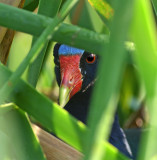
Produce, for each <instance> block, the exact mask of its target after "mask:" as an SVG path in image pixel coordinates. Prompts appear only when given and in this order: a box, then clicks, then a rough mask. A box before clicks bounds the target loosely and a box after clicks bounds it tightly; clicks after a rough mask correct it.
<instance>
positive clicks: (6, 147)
mask: <svg viewBox="0 0 157 160" xmlns="http://www.w3.org/2000/svg"><path fill="white" fill-rule="evenodd" d="M3 110H5V112H4V111H3ZM6 110H8V111H7V112H6ZM0 112H3V114H0V139H1V143H0V148H1V149H0V158H1V159H8V160H11V159H16V160H28V159H38V160H46V158H45V156H44V154H43V152H42V149H41V147H40V144H39V142H38V140H37V138H36V136H35V135H34V133H33V130H32V128H31V125H30V122H29V120H28V117H27V115H26V114H25V113H24V112H23V111H22V110H19V109H17V107H16V106H14V105H13V104H9V105H8V106H0ZM4 153H5V154H4ZM2 156H3V158H2Z"/></svg>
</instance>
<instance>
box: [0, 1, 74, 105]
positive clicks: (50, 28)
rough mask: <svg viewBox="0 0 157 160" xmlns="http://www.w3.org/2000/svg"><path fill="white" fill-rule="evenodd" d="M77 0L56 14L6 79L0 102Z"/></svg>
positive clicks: (67, 4)
mask: <svg viewBox="0 0 157 160" xmlns="http://www.w3.org/2000/svg"><path fill="white" fill-rule="evenodd" d="M76 1H77V0H73V1H70V0H68V1H67V2H66V3H65V4H64V5H63V7H62V9H61V10H60V14H59V16H56V17H55V19H54V21H52V22H51V24H50V25H49V26H48V27H47V28H46V29H45V30H44V32H43V33H42V34H41V36H40V37H39V38H38V40H37V41H36V43H35V44H34V45H33V47H32V49H31V50H30V52H29V53H28V55H27V56H26V57H25V59H24V60H23V62H22V63H21V64H20V65H19V67H18V68H17V69H16V71H15V72H14V73H13V74H12V75H11V77H10V78H9V79H8V80H7V81H6V83H5V84H4V85H3V87H2V88H1V90H0V104H2V103H4V101H5V100H6V99H7V97H8V96H9V94H10V93H11V92H12V90H13V88H14V87H15V85H16V83H17V82H18V81H17V79H18V77H21V75H22V74H23V72H24V71H25V69H26V68H27V66H28V64H29V63H30V62H31V61H32V60H33V58H35V56H36V55H37V54H39V53H40V51H41V49H43V47H44V45H45V43H46V41H47V40H49V39H51V38H50V37H51V36H53V34H54V30H55V29H57V26H58V25H59V24H60V23H61V22H62V21H63V19H64V18H65V16H66V15H67V13H68V12H69V11H70V9H71V8H72V6H73V5H74V4H75V3H76Z"/></svg>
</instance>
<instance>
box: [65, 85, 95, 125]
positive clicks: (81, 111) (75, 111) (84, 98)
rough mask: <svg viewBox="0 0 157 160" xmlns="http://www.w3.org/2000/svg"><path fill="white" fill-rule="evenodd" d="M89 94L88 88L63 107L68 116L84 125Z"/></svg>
mask: <svg viewBox="0 0 157 160" xmlns="http://www.w3.org/2000/svg"><path fill="white" fill-rule="evenodd" d="M91 93H92V87H90V88H88V89H87V90H86V91H85V92H78V93H77V94H76V95H74V96H73V97H72V98H71V99H70V101H69V102H68V103H67V105H66V106H65V107H64V108H65V109H66V110H67V111H68V112H69V113H70V114H72V115H73V116H74V117H75V118H77V119H78V120H80V121H82V122H83V123H85V124H86V120H87V115H88V108H89V104H90V98H91Z"/></svg>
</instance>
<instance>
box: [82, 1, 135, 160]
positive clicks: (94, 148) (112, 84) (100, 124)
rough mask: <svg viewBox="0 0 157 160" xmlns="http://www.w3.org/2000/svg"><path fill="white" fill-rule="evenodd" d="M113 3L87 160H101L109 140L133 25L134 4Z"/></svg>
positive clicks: (96, 87)
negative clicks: (128, 37)
mask: <svg viewBox="0 0 157 160" xmlns="http://www.w3.org/2000/svg"><path fill="white" fill-rule="evenodd" d="M113 4H114V7H113V8H115V15H114V19H113V22H112V24H111V38H110V42H109V44H108V45H104V48H103V50H102V53H103V54H102V57H101V61H100V65H99V68H98V76H99V78H98V81H97V83H96V86H95V90H94V94H93V96H92V102H91V109H90V112H89V118H88V124H89V132H88V134H87V135H86V138H87V140H86V146H85V148H84V149H85V153H86V154H85V158H84V159H85V160H95V159H97V160H101V159H102V157H103V154H105V153H104V148H103V147H102V140H103V139H105V140H107V139H108V137H109V133H110V130H111V126H112V122H113V120H114V114H115V111H116V106H117V105H116V104H117V97H118V96H117V90H118V89H119V86H120V79H121V76H122V73H123V68H124V67H125V65H124V64H125V58H126V53H125V49H124V46H123V42H124V41H125V40H126V37H127V33H128V30H129V25H130V22H131V17H132V6H133V1H129V0H121V1H120V2H119V1H118V0H117V1H114V2H113ZM121 4H123V6H122V5H121ZM128 8H129V9H128ZM125 15H128V16H125ZM87 146H88V147H87Z"/></svg>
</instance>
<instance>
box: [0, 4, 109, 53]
mask: <svg viewBox="0 0 157 160" xmlns="http://www.w3.org/2000/svg"><path fill="white" fill-rule="evenodd" d="M53 20H54V19H51V18H48V17H44V16H42V15H35V14H33V13H31V12H28V11H25V10H21V9H17V8H15V7H11V6H8V5H4V4H1V3H0V25H2V26H4V27H8V28H11V29H14V30H18V31H20V32H25V33H29V34H32V35H34V36H40V34H41V33H42V32H43V30H44V29H45V28H46V27H47V26H49V25H50V23H52V21H53ZM108 38H109V37H108V36H107V35H101V34H97V33H95V32H93V31H89V30H86V29H83V28H80V27H77V26H72V25H68V24H64V23H62V24H61V25H60V26H59V27H58V29H57V30H56V31H55V33H54V35H53V37H52V40H54V41H57V42H59V43H63V44H68V45H71V46H75V47H78V48H83V49H86V50H87V51H91V52H93V53H100V51H101V48H102V45H104V43H107V42H108Z"/></svg>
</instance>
